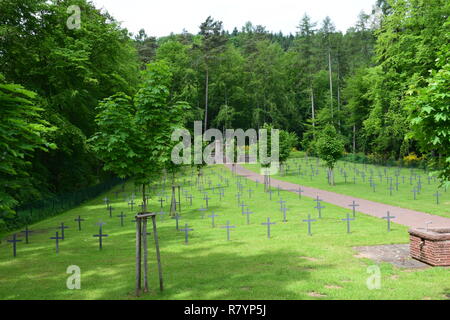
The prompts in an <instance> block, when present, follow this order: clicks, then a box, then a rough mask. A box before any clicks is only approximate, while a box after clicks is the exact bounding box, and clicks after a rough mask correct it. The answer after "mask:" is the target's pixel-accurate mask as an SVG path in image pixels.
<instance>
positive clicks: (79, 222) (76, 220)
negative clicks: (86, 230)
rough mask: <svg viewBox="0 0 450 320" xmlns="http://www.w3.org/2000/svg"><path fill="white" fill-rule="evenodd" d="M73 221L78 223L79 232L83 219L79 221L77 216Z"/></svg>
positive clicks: (79, 218) (79, 217)
mask: <svg viewBox="0 0 450 320" xmlns="http://www.w3.org/2000/svg"><path fill="white" fill-rule="evenodd" d="M74 221H75V222H78V231H81V221H84V219H81V216H78V218H76V219H75V220H74Z"/></svg>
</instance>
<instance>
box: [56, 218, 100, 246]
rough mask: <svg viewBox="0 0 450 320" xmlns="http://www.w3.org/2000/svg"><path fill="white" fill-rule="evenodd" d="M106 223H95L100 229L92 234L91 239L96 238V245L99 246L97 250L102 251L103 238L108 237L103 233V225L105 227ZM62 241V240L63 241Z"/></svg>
mask: <svg viewBox="0 0 450 320" xmlns="http://www.w3.org/2000/svg"><path fill="white" fill-rule="evenodd" d="M105 224H106V223H104V222H99V223H97V225H98V226H99V227H100V229H99V231H98V234H94V235H93V237H96V238H98V244H99V248H100V250H102V249H103V238H104V237H108V236H109V235H108V234H104V233H103V228H102V227H103V225H105ZM63 240H64V239H63Z"/></svg>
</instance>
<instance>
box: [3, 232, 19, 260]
mask: <svg viewBox="0 0 450 320" xmlns="http://www.w3.org/2000/svg"><path fill="white" fill-rule="evenodd" d="M6 241H7V242H9V243H12V244H13V256H14V258H15V257H16V256H17V242H22V240H17V235H16V234H15V233H14V234H13V238H12V240H6Z"/></svg>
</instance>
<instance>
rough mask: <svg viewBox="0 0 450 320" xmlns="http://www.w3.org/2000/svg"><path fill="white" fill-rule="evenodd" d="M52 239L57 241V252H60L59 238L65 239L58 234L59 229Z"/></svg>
mask: <svg viewBox="0 0 450 320" xmlns="http://www.w3.org/2000/svg"><path fill="white" fill-rule="evenodd" d="M50 239H51V240H55V241H56V253H59V240H63V239H62V237H61V238H60V237H59V236H58V231H56V235H55V236H54V237H51V238H50Z"/></svg>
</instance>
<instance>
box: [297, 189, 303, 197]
mask: <svg viewBox="0 0 450 320" xmlns="http://www.w3.org/2000/svg"><path fill="white" fill-rule="evenodd" d="M302 192H304V191H303V190H302V188H301V187H298V198H299V199H301V198H302Z"/></svg>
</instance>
